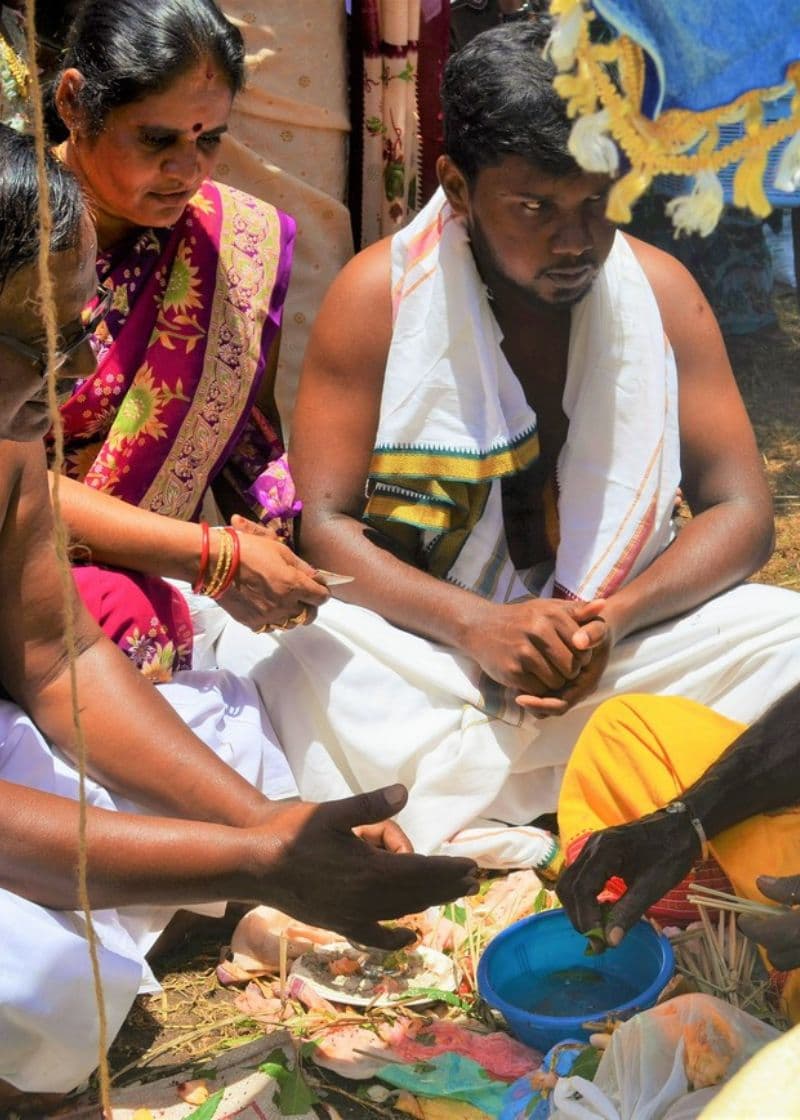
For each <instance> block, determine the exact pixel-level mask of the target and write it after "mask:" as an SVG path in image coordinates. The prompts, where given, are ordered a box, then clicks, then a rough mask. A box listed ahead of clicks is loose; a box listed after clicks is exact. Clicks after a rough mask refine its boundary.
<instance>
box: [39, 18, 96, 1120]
mask: <svg viewBox="0 0 800 1120" xmlns="http://www.w3.org/2000/svg"><path fill="white" fill-rule="evenodd" d="M25 37H26V41H27V49H28V58H29V60H30V66H29V69H30V97H31V102H32V105H31V110H32V119H33V127H34V136H35V140H36V161H37V168H38V177H39V259H38V265H39V303H40V308H41V315H42V322H43V323H44V328H45V340H46V353H47V394H48V403H49V406H50V415H51V417H52V420H53V437H54V445H55V456H54V460H53V475H54V486H53V520H54V529H55V545H56V554H57V557H58V567H59V574H60V577H61V588H62V592H63V597H64V640H65V644H66V647H67V655H68V658H69V675H70V684H71V686H72V726H73V729H74V732H75V743H76V746H77V751H78V774H79V780H80V786H79V788H80V797H79V816H78V830H79V845H78V899H79V902H80V906H81V909H82V910H83V914H84V917H85V919H86V939H87V942H88V947H89V957H90V960H91V964H92V976H93V978H94V993H95V1000H96V1002H97V1021H98V1072H99V1080H100V1103H101V1106H102V1109H103V1114H104V1116H105V1117H106V1118H107V1120H111V1117H112V1112H111V1087H110V1077H109V1071H108V1059H107V1057H106V1051H107V1049H108V1024H107V1021H106V1009H105V1000H104V998H103V981H102V977H101V975H100V962H99V959H98V953H97V937H96V935H95V932H94V926H93V924H92V910H91V905H90V902H89V890H88V884H87V855H88V852H87V840H86V740H85V738H84V735H83V728H82V726H81V718H80V705H79V701H78V677H77V671H76V660H77V645H76V641H75V591H74V585H73V582H72V572H71V569H70V564H69V557H68V548H69V539H68V534H67V529H66V526H65V525H64V521H63V518H62V516H61V499H60V480H61V473H62V469H63V465H64V426H63V423H62V420H61V413H60V412H59V409H58V397H57V394H56V371H55V354H56V342H57V337H58V324H57V321H56V308H55V301H54V298H53V282H52V277H51V275H50V242H51V239H52V232H53V215H52V211H51V208H50V189H49V185H48V180H47V169H46V165H45V151H46V139H45V128H44V114H43V111H42V91H41V84H40V82H39V72H38V68H37V65H36V17H35V12H34V2H33V0H26V4H25Z"/></svg>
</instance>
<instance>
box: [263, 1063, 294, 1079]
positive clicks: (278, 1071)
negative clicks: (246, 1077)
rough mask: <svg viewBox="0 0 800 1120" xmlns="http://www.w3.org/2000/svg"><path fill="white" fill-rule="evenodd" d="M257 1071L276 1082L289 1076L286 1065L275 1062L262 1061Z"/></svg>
mask: <svg viewBox="0 0 800 1120" xmlns="http://www.w3.org/2000/svg"><path fill="white" fill-rule="evenodd" d="M258 1072H259V1073H264V1074H266V1075H267V1077H271V1078H272V1079H273V1080H274V1081H277V1082H278V1083H280V1082H281V1081H283V1079H284V1078H285V1077H288V1076H289V1071H288V1070H287V1068H286V1066H279V1065H278V1063H277V1062H264V1063H263V1064H262V1065H260V1066H259V1067H258Z"/></svg>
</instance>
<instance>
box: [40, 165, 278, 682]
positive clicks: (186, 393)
mask: <svg viewBox="0 0 800 1120" xmlns="http://www.w3.org/2000/svg"><path fill="white" fill-rule="evenodd" d="M294 231H295V225H294V221H293V220H292V219H291V218H290V217H288V215H286V214H283V213H281V212H280V211H278V210H276V209H275V208H274V207H272V206H269V205H268V204H267V203H264V202H260V201H258V200H256V199H254V198H251V197H250V196H249V195H246V194H243V193H241V192H240V191H236V190H234V189H232V188H230V187H225V186H222V185H221V184H218V183H214V182H210V181H209V182H206V183H204V184H203V186H202V187H201V188H200V190H199V191H198V192H197V194H196V195H195V196H194V198H193V199H192V200H191V201H190V202H189V204H188V205H187V207H186V209H185V211H184V213H183V215H182V216H181V218H180V220H179V221H178V222H177V223H176V224H175V225H174V226H173V227H171V228H169V229H146V230H142V231H140V232H139V233H137V234H136V236H135V237H134V238H133V239H130V240H128V241H127V242H125V243H124V244H122V245H119V246H116V247H115V248H114V249H113V250H112V251H110V252H107V253H103V254H101V256H100V257H99V259H98V262H97V270H98V277H99V280H100V282H101V283H102V284H104V285H105V286H106V287H110V288H112V289H113V292H114V299H113V303H112V307H111V311H110V312H109V315H108V316H107V318H106V320H105V322H104V323H102V324H101V326H100V328H99V330H98V332H97V334H96V335H95V349H96V352H97V359H98V362H97V369H96V371H95V372H94V374H93V375H92V376H91V377H88V378H86V379H85V380H83V381H79V382H74V383H70V385H69V393H68V396H66V398H62V403H61V415H62V418H63V422H64V442H65V471H66V473H67V474H68V475H69V476H70V477H71V478H74V479H77V480H79V481H83V482H85V483H86V485H87V486H93V487H95V489H98V490H104V491H106V492H107V493H109V494H113V495H114V496H115V497H118V498H121V499H122V500H123V501H126V502H130V503H131V504H132V505H137V506H140V507H142V508H144V509H149V510H152V511H154V512H157V513H162V514H165V515H167V516H170V517H177V518H180V519H182V520H193V519H195V518H197V516H198V514H199V511H200V507H201V505H202V502H203V498H204V496H205V494H206V490H207V489H208V487H209V485H210V484H211V483H212V482H213V480H214V479H215V478H216V477H218V476H220V475H222V476H223V477H224V480H225V482H226V484H227V485H228V486H229V488H231V489H232V490H233V491H234V493H235V494H236V495H237V496H238V498H240V499H241V501H242V502H243V503H244V504H245V505H246V506H247V507H248V508H249V509H250V510H251V512H252V514H253V515H254V516H255V517H256V518H258V519H259V520H261V521H264V522H268V521H275V520H277V521H278V522H279V523H280V528H279V531H282V532H284V533H285V532H287V531H288V529H287V527H288V525H289V524H290V519H291V518H292V517H293V516H294V514H295V513H296V512H297V511H298V509H299V503H298V502H296V501H295V495H294V487H293V484H292V481H291V476H290V475H289V472H288V467H287V464H286V456H285V454H284V449H283V445H282V442H281V438H280V434H279V432H278V431H276V429H275V428H274V427H273V426H272V423H271V422H270V420H269V419H268V418H267V417H266V416H264V415H262V413H261V412H260V411H259V410H258V408H257V407H256V403H255V402H256V399H257V395H258V391H259V388H260V385H261V382H262V380H263V377H264V374H265V371H266V369H267V365H268V361H269V355H270V349H271V347H272V345H273V343H274V342H275V340H276V339H277V337H278V332H279V329H280V323H281V315H282V311H283V303H284V299H285V297H286V289H287V287H288V282H289V271H290V266H291V258H292V248H293V242H294ZM75 574H76V582H77V585H78V589H79V591H80V593H81V596H82V598H83V599H84V602H85V603H86V605H87V607H88V608H89V610H90V612H91V613H92V615H93V616H94V618H95V619H96V620H97V622H98V623H99V624H100V626H101V627H102V628H103V630H104V631H105V632H106V633H107V634H108V635H109V637H111V638H112V640H114V641H115V642H116V643H117V644H118V645H119V646H120V648H121V649H122V650H123V651H124V652H125V653H127V654H128V656H129V657H131V659H132V660H133V661H134V663H135V664H136V665H137V666H138V667H139V668H140V669H141V670H142V672H144V673H145V675H146V676H148V677H150V678H151V679H152V680H154V681H163V680H168V679H169V677H170V676H171V673H172V671H173V670H177V669H185V668H188V667H189V666H190V663H191V627H190V625H189V623H188V611H186V610H185V604H184V603H182V600H181V601H180V602H178V603H176V598H177V599H179V600H180V598H181V597H180V596H179V595H178V593H177V592H174V591H173V589H172V588H171V587H169V585H167V584H166V583H164V581H163V580H160V579H158V578H157V577H154V576H148V575H143V574H141V573H137V572H124V573H123V572H121V571H114V570H113V569H96V568H76V569H75ZM182 608H183V609H182Z"/></svg>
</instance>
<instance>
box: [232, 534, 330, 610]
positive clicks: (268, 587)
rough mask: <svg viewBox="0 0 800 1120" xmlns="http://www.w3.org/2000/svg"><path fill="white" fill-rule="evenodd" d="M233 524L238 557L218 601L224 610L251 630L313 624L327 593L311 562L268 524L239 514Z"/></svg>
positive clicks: (326, 597) (327, 596)
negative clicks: (231, 580)
mask: <svg viewBox="0 0 800 1120" xmlns="http://www.w3.org/2000/svg"><path fill="white" fill-rule="evenodd" d="M232 524H233V527H234V528H235V529H236V531H237V533H238V534H239V550H240V561H239V572H238V574H237V576H236V579H235V580H234V583H233V584H232V586H231V587H230V588H229V589H228V590H227V591H226V592H225V594H224V595H223V596H222V597H221V599H220V603H221V604H222V606H224V607H225V610H226V611H228V613H229V614H231V615H232V616H233V617H234V618H235V619H236V620H237V621H238V622H242V623H244V625H245V626H249V627H250V628H251V629H253V630H258V629H260V628H262V627H264V628H266V627H280V628H282V629H291V628H292V626H299V625H306V624H307V623H309V622H313V621H314V619H315V618H316V614H317V611H316V608H317V607H319V606H321V604H322V603H324V602H326V601H327V599H328V598H329V592H328V590H327V588H326V587H325V585H324V584H323V583H322V582H321V580H319V579H317V578H315V575H314V569H313V568H312V567H311V566H310V564H307V563H306V562H305V560H301V559H300V557H299V556H296V555H295V554H294V553H293V552H292V550H291V549H290V548H287V546H286V545H285V544H283V543H282V542H281V541H279V540H278V539H277V537H276V535H275V533H274V532H273V531H272V530H270V529H268V528H267V527H265V526H263V525H257V524H255V523H254V522H252V521H248V520H247V519H246V518H244V517H239V516H238V515H236V516H234V518H233V520H232ZM212 561H213V557H212Z"/></svg>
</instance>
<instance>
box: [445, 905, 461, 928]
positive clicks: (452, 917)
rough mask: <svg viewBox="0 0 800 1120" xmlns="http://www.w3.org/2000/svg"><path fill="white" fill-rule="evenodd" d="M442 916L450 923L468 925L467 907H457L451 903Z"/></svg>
mask: <svg viewBox="0 0 800 1120" xmlns="http://www.w3.org/2000/svg"><path fill="white" fill-rule="evenodd" d="M442 915H443V917H445V918H447V920H448V921H449V922H454V923H455V924H456V925H457V926H465V925H466V924H467V911H466V907H464V906H457V905H456V904H455V902H449V903H448V904H447V906H445V908H444V910H443V911H442Z"/></svg>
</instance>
